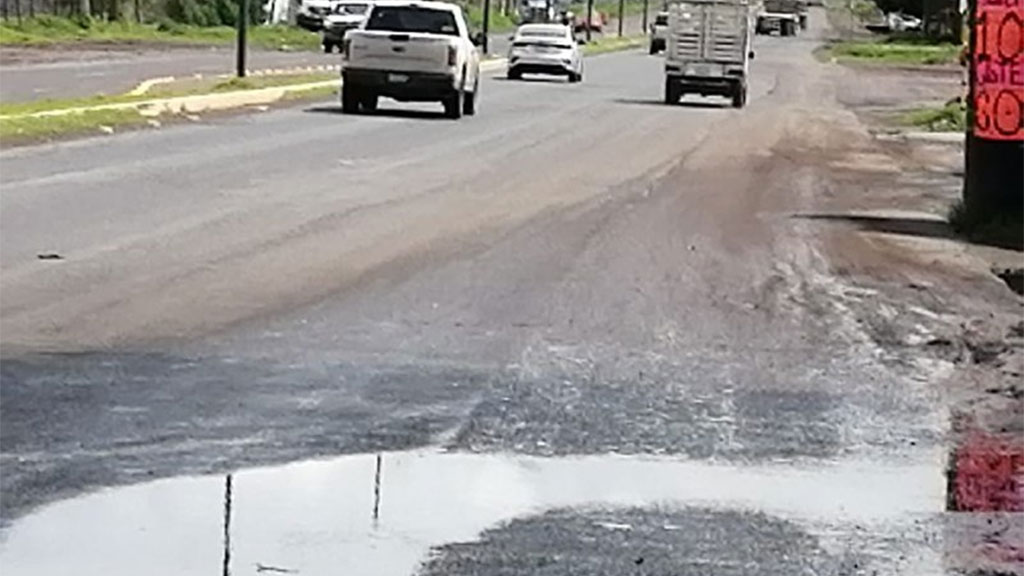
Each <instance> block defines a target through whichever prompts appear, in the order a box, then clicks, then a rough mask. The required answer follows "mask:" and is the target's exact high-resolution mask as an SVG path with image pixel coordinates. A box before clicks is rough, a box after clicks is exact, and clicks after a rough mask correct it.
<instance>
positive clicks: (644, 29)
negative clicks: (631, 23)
mask: <svg viewBox="0 0 1024 576" xmlns="http://www.w3.org/2000/svg"><path fill="white" fill-rule="evenodd" d="M647 3H648V0H644V14H643V16H641V17H640V18H641V20H642V23H641V24H640V28H641V32H643V33H644V34H647V11H648V10H650V7H649V6H648V5H647Z"/></svg>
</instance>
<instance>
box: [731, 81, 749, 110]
mask: <svg viewBox="0 0 1024 576" xmlns="http://www.w3.org/2000/svg"><path fill="white" fill-rule="evenodd" d="M746 104H747V86H746V84H737V85H736V87H735V88H733V91H732V107H733V108H743V107H744V106H746Z"/></svg>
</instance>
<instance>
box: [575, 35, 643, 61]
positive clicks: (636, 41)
mask: <svg viewBox="0 0 1024 576" xmlns="http://www.w3.org/2000/svg"><path fill="white" fill-rule="evenodd" d="M646 41H647V37H646V36H623V37H622V38H619V37H618V36H615V35H614V34H607V33H606V34H605V35H599V36H594V37H593V39H591V41H590V42H588V43H587V44H585V45H584V46H583V53H584V54H586V55H588V56H593V55H594V54H603V53H605V52H617V51H619V50H631V49H633V48H638V47H640V46H643V45H645V43H646Z"/></svg>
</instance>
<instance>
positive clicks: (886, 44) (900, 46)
mask: <svg viewBox="0 0 1024 576" xmlns="http://www.w3.org/2000/svg"><path fill="white" fill-rule="evenodd" d="M960 50H961V47H960V46H959V45H957V44H950V43H934V44H933V43H927V42H917V41H913V40H911V39H904V38H898V37H897V38H886V39H882V40H861V41H853V40H851V41H840V42H834V43H832V44H830V45H828V46H827V47H826V48H825V54H827V55H828V56H831V57H833V58H835V59H836V60H838V61H840V62H867V63H875V64H889V65H918V66H933V65H945V64H955V63H956V62H957V58H958V56H959V54H960Z"/></svg>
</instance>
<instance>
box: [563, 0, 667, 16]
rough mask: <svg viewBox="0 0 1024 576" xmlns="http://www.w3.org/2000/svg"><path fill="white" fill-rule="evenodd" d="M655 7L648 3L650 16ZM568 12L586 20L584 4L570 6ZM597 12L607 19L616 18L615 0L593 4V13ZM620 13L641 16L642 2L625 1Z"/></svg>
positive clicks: (617, 8)
mask: <svg viewBox="0 0 1024 576" xmlns="http://www.w3.org/2000/svg"><path fill="white" fill-rule="evenodd" d="M656 6H657V5H656V4H655V3H654V2H649V8H650V10H651V13H652V14H653V13H654V12H655V11H656V10H657V8H656ZM570 10H572V11H573V12H574V13H575V14H576V16H577V17H580V18H586V16H587V5H586V3H584V2H581V3H574V4H571V7H570ZM597 12H602V13H604V15H605V16H607V17H609V18H618V17H619V3H618V2H617V1H615V0H611V1H597V2H594V13H597ZM622 12H623V14H625V15H626V16H635V15H637V14H643V12H644V4H643V2H636V1H634V0H627V1H626V2H625V3H624V4H623V6H622Z"/></svg>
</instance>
